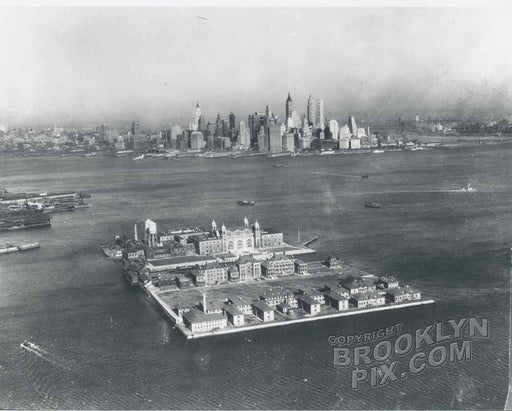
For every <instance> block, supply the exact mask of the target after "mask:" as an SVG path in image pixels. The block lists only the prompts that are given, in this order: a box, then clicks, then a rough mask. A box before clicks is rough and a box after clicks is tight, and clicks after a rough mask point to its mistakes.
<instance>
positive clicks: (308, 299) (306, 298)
mask: <svg viewBox="0 0 512 411" xmlns="http://www.w3.org/2000/svg"><path fill="white" fill-rule="evenodd" d="M297 300H299V301H303V302H305V303H307V304H309V305H315V304H320V303H319V302H318V301H315V300H313V299H312V298H311V297H310V296H309V295H299V296H298V297H297Z"/></svg>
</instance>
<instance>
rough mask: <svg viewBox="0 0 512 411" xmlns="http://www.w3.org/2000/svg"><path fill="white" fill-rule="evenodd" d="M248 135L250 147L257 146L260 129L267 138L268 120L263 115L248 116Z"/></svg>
mask: <svg viewBox="0 0 512 411" xmlns="http://www.w3.org/2000/svg"><path fill="white" fill-rule="evenodd" d="M248 125H249V133H250V136H251V145H255V144H258V134H259V131H260V129H262V131H263V133H264V136H267V135H268V134H267V133H268V130H266V129H267V126H268V119H267V116H266V115H265V114H264V113H254V114H249V121H248Z"/></svg>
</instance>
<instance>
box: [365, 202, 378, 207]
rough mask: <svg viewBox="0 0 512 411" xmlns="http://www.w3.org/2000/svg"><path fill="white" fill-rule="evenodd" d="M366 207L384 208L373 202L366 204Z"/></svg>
mask: <svg viewBox="0 0 512 411" xmlns="http://www.w3.org/2000/svg"><path fill="white" fill-rule="evenodd" d="M364 206H365V207H366V208H382V206H381V205H380V204H379V203H374V202H373V201H372V202H371V203H366V204H365V205H364Z"/></svg>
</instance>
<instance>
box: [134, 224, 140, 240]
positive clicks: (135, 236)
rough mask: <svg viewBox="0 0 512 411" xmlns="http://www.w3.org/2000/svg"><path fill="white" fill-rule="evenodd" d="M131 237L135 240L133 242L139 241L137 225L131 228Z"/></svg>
mask: <svg viewBox="0 0 512 411" xmlns="http://www.w3.org/2000/svg"><path fill="white" fill-rule="evenodd" d="M133 237H134V238H135V241H139V238H138V236H137V223H135V224H134V226H133Z"/></svg>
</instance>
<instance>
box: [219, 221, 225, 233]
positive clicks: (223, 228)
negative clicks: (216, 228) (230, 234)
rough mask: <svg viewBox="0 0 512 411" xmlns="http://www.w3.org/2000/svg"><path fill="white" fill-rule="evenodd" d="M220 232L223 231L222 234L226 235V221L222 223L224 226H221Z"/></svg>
mask: <svg viewBox="0 0 512 411" xmlns="http://www.w3.org/2000/svg"><path fill="white" fill-rule="evenodd" d="M220 232H221V233H222V235H226V226H225V225H224V223H223V224H222V227H221V228H220Z"/></svg>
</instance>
